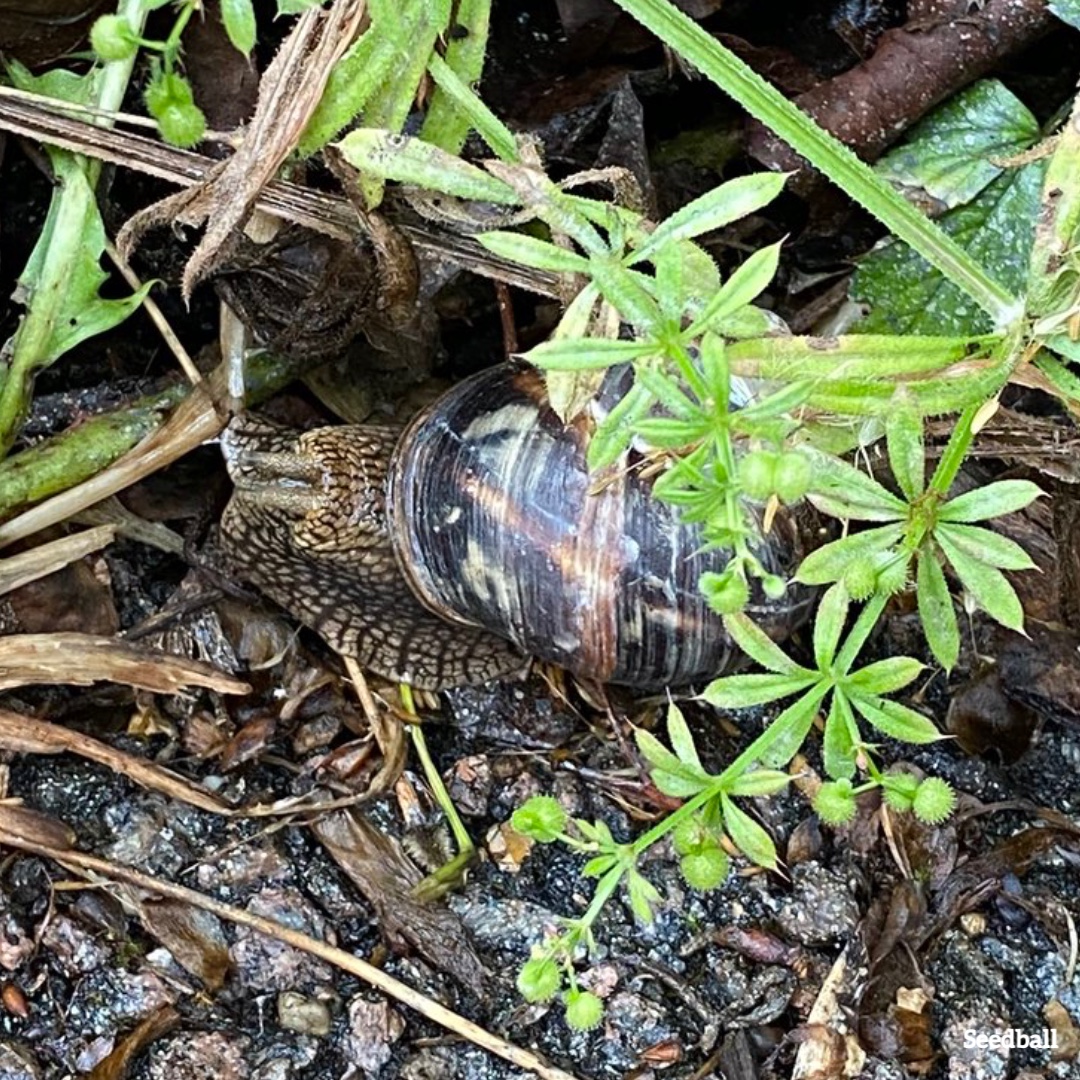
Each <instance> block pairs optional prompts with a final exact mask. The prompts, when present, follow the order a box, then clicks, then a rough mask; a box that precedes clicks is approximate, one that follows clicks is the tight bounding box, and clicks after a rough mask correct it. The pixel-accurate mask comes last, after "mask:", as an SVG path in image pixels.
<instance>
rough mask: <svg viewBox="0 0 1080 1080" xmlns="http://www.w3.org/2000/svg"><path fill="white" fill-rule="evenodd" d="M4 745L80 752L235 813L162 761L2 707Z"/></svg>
mask: <svg viewBox="0 0 1080 1080" xmlns="http://www.w3.org/2000/svg"><path fill="white" fill-rule="evenodd" d="M0 747H2V748H3V749H5V750H10V751H13V752H14V753H17V754H64V753H70V754H78V755H79V756H80V757H84V758H87V759H88V760H89V761H96V762H97V763H98V764H99V765H104V766H105V767H106V768H109V769H112V770H113V771H114V772H118V773H121V774H122V775H124V776H126V777H128V779H130V780H133V781H134V782H135V783H136V784H139V785H141V786H142V787H144V788H148V789H149V790H151V791H158V792H160V793H161V794H162V795H165V796H167V797H169V798H172V799H179V800H180V801H182V802H186V803H188V804H190V805H191V806H197V807H198V808H199V809H200V810H207V811H209V812H210V813H211V814H230V813H232V809H231V808H230V807H229V806H227V805H226V804H225V803H223V802H222V801H221V800H220V799H218V798H216V797H215V796H213V795H211V794H210V793H209V792H208V791H206V790H204V789H203V788H201V787H198V786H196V785H195V784H192V783H191V782H190V781H188V780H185V779H184V778H183V777H181V776H177V775H176V774H175V773H172V772H169V771H168V770H167V769H163V768H162V767H161V766H160V765H156V764H154V762H152V761H145V760H143V759H142V758H139V757H135V755H134V754H126V753H124V751H122V750H115V749H113V747H111V746H107V745H106V744H105V743H103V742H99V741H98V740H97V739H94V738H91V736H89V735H84V734H82V732H79V731H72V730H71V729H70V728H66V727H62V726H60V725H59V724H50V723H49V722H48V721H47V720H37V719H35V718H34V717H32V716H25V715H23V714H22V713H16V712H10V711H9V710H7V709H0ZM65 846H67V845H65Z"/></svg>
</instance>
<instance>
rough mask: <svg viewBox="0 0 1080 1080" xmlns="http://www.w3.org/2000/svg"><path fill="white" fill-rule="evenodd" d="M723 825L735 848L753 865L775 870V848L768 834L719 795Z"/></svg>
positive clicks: (733, 804) (729, 800) (737, 807)
mask: <svg viewBox="0 0 1080 1080" xmlns="http://www.w3.org/2000/svg"><path fill="white" fill-rule="evenodd" d="M720 798H721V802H722V806H723V811H724V825H725V827H726V828H727V832H728V835H729V836H730V837H731V840H732V842H733V843H734V844H735V846H736V847H737V848H738V849H739V850H740V851H741V852H742V853H743V854H744V855H745V856H746V857H747V858H748V859H749V860H750V861H751V862H753V863H757V865H758V866H764V867H765V869H766V870H775V869H776V865H777V863H776V846H775V845H774V844H773V842H772V838H771V837H770V836H769V834H768V833H767V832H766V831H765V830H764V829H763V828H762V827H761V826H760V825H759V824H758V823H757V822H756V821H755V820H754V819H753V818H752V817H751V816H750V815H749V814H748V813H747V812H746V811H745V810H743V809H742V808H741V807H740V806H738V805H736V804H735V803H734V802H732V800H731V799H729V798H728V797H727V795H721V796H720Z"/></svg>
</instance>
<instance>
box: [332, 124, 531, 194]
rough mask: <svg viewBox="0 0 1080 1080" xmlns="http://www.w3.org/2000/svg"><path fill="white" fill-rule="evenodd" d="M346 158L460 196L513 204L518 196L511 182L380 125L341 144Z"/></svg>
mask: <svg viewBox="0 0 1080 1080" xmlns="http://www.w3.org/2000/svg"><path fill="white" fill-rule="evenodd" d="M337 146H338V149H340V151H341V154H342V156H343V157H344V158H345V160H346V161H347V162H348V163H349V164H350V165H352V166H353V168H356V169H359V170H360V171H361V172H362V173H368V174H370V175H372V176H377V177H379V178H380V179H382V180H395V181H397V182H398V183H400V184H411V185H412V186H414V187H419V188H424V189H426V190H429V191H441V192H443V193H444V194H446V195H454V196H455V197H457V198H459V199H474V200H477V201H480V202H492V203H497V204H499V205H501V206H513V205H516V204H517V203H518V197H517V195H516V194H515V192H514V189H513V188H511V187H510V185H509V184H505V183H503V181H501V180H497V179H496V178H495V177H494V176H491V175H490V174H488V173H486V172H484V170H483V169H478V168H477V167H476V166H475V165H470V164H469V163H468V162H467V161H462V160H461V158H459V157H455V156H454V155H453V154H448V153H447V152H446V151H445V150H440V149H439V148H438V147H437V146H432V145H431V144H430V143H425V142H421V141H420V140H419V139H414V138H411V137H410V136H408V135H396V134H394V133H393V132H392V131H385V130H382V129H379V128H357V129H356V130H355V131H350V132H349V134H348V135H346V136H345V137H344V138H343V139H341V141H340V142H338V143H337Z"/></svg>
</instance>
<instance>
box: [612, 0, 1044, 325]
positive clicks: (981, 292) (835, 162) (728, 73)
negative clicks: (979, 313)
mask: <svg viewBox="0 0 1080 1080" xmlns="http://www.w3.org/2000/svg"><path fill="white" fill-rule="evenodd" d="M616 3H618V5H619V6H620V7H622V8H624V9H625V10H626V11H627V12H629V13H630V14H631V15H632V16H633V17H634V18H635V19H637V20H638V21H639V22H640V23H642V24H643V25H644V26H646V27H647V28H648V29H649V30H651V31H652V32H653V33H654V34H656V35H657V37H659V38H660V39H661V40H662V41H663V42H664V43H665V44H666V45H667V46H668V47H669V48H672V49H674V50H675V51H676V52H677V53H679V54H680V55H681V56H683V57H684V58H685V59H687V60H689V61H690V63H692V64H693V65H694V66H695V67H696V68H698V69H699V70H700V71H701V72H703V73H704V74H705V75H706V76H708V78H710V79H712V81H713V82H715V83H716V84H717V86H719V87H720V89H721V90H723V91H725V93H727V94H730V95H731V96H732V97H733V98H734V99H735V100H736V101H737V102H738V103H739V104H740V105H741V106H742V107H743V108H744V109H745V110H746V111H747V112H748V113H749V114H750V115H751V116H753V117H755V118H756V119H757V120H760V121H761V122H762V123H763V124H764V125H765V126H766V127H768V128H769V129H770V130H772V131H773V132H775V133H776V134H777V135H778V136H779V137H780V138H781V139H783V140H784V142H786V143H787V144H788V145H789V146H790V147H791V148H792V149H793V150H795V151H796V152H797V153H799V154H801V155H802V156H803V157H804V158H806V160H807V161H809V162H810V164H811V165H813V166H815V167H816V168H818V169H820V170H821V171H822V172H823V173H824V174H825V175H826V176H827V177H828V178H829V179H830V180H832V181H833V183H835V184H837V185H838V186H839V187H841V188H843V190H844V191H845V192H846V193H847V194H848V195H849V196H850V197H851V198H852V199H854V200H855V201H856V202H858V203H859V204H861V205H862V206H864V207H865V208H866V209H867V210H869V211H870V213H872V214H873V215H874V216H875V217H876V218H878V220H879V221H881V222H882V223H883V224H884V225H885V226H886V227H887V228H888V229H890V230H891V231H892V232H893V233H894V234H895V235H896V236H898V237H900V239H901V240H904V241H905V242H906V243H908V244H910V245H911V247H912V248H914V249H915V251H917V252H918V253H919V254H920V255H922V257H923V258H924V259H926V260H927V261H928V262H929V263H930V264H931V265H932V266H935V267H937V269H938V270H940V271H941V272H942V273H943V274H944V275H945V277H946V278H948V279H949V280H950V281H952V282H953V283H954V284H955V285H957V286H958V287H959V288H961V289H963V291H964V292H966V293H967V294H968V295H969V296H970V297H971V298H972V299H973V300H975V301H976V303H978V304H979V306H980V307H981V308H983V309H984V310H985V311H986V312H987V313H988V314H989V315H990V316H991V318H992V319H993V320H994V324H995V326H997V327H999V328H1004V327H1006V326H1010V325H1011V324H1012V323H1014V322H1015V321H1016V319H1017V318H1018V317H1019V315H1020V314H1021V312H1022V310H1023V308H1022V304H1021V303H1020V301H1019V300H1017V298H1016V297H1014V296H1012V295H1011V294H1010V293H1009V292H1008V290H1006V289H1004V288H1003V287H1002V286H1001V285H1000V284H999V283H998V282H996V281H995V280H994V279H993V278H991V277H990V276H989V275H988V274H987V273H986V271H985V270H984V269H983V268H982V267H981V266H980V265H979V264H978V263H977V262H975V260H974V259H972V258H971V256H970V255H969V254H968V253H967V252H966V251H964V249H963V248H962V247H960V245H959V244H957V243H956V241H954V240H953V239H952V238H951V237H949V236H947V235H946V234H945V233H944V232H942V230H941V229H939V228H938V227H937V226H936V225H935V224H934V223H933V222H932V221H930V220H929V219H927V218H926V217H925V216H924V215H923V214H921V213H920V212H919V211H918V210H916V209H915V207H913V206H912V205H911V204H910V203H909V202H907V200H906V199H904V198H903V196H901V195H900V194H899V193H898V192H897V191H896V190H895V189H893V188H892V187H891V186H890V185H889V184H887V183H886V182H885V181H883V180H882V179H880V178H879V177H878V176H876V175H875V174H874V172H873V170H872V169H871V168H870V167H869V166H868V165H866V164H865V163H864V162H862V161H860V160H859V159H858V158H857V157H856V156H855V155H854V154H853V153H852V152H851V151H850V150H849V149H848V148H847V147H846V146H844V145H843V143H841V142H839V141H838V140H837V139H835V138H834V137H833V136H832V135H830V134H829V133H828V132H827V131H824V130H823V129H822V128H820V127H819V126H818V125H817V124H816V123H814V121H813V120H811V119H810V117H808V116H807V115H806V114H805V113H803V112H801V111H800V110H799V108H798V107H797V106H795V105H793V104H792V103H791V102H790V101H788V100H787V99H786V98H785V97H784V96H783V95H782V94H780V92H779V91H778V90H776V89H775V88H774V87H773V86H771V85H770V84H769V83H767V82H766V81H765V80H764V79H763V78H762V77H761V76H760V75H758V74H757V72H755V71H753V70H752V69H751V68H750V67H748V66H747V65H746V64H744V63H743V62H742V61H741V60H740V59H739V58H738V57H737V56H735V55H734V53H732V52H730V51H729V50H728V49H726V48H724V46H723V45H721V44H720V43H719V42H718V41H717V40H716V39H715V38H712V37H710V35H709V34H708V33H707V32H706V31H705V30H703V29H702V28H701V27H700V26H698V25H697V23H695V22H693V21H692V20H691V19H690V18H688V17H687V16H686V15H684V14H683V13H682V12H681V11H679V10H678V9H677V8H676V7H674V6H673V5H672V4H671V3H669V2H668V0H616Z"/></svg>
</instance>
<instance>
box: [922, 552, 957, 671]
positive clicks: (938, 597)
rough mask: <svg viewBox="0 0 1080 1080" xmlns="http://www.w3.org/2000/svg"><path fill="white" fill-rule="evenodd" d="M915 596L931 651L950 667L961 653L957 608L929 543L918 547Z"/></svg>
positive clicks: (939, 660)
mask: <svg viewBox="0 0 1080 1080" xmlns="http://www.w3.org/2000/svg"><path fill="white" fill-rule="evenodd" d="M915 596H916V599H917V600H918V604H919V619H920V621H921V622H922V626H923V632H924V633H925V634H926V641H927V644H928V645H929V646H930V651H931V652H932V653H933V654H934V657H935V659H936V660H937V662H938V663H939V664H940V665H941V666H942V667H943V668H944V669H945V670H946V671H952V669H953V668H954V667H955V666H956V661H957V659H958V658H959V656H960V629H959V627H958V626H957V625H956V612H955V611H954V610H953V602H952V597H951V596H950V595H949V586H948V583H947V582H946V580H945V573H944V571H943V570H942V569H941V563H940V562H938V557H937V552H936V549H935V548H934V547H932V546H931V545H925V544H924V545H923V547H921V548H920V549H919V567H918V571H917V573H916V576H915Z"/></svg>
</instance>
